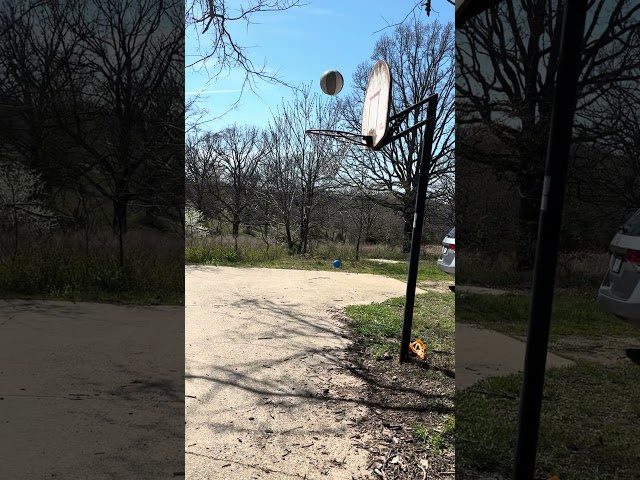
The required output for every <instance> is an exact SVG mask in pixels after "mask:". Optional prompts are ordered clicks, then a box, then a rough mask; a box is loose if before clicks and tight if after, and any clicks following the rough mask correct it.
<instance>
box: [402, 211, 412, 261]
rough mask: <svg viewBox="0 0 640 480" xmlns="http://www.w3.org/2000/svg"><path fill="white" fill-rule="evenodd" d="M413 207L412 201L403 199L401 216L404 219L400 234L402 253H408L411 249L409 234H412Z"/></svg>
mask: <svg viewBox="0 0 640 480" xmlns="http://www.w3.org/2000/svg"><path fill="white" fill-rule="evenodd" d="M414 211H415V207H414V205H413V202H411V203H409V202H406V201H405V205H404V209H403V211H402V217H403V219H404V231H403V236H402V253H409V252H410V251H411V236H412V235H413V215H414Z"/></svg>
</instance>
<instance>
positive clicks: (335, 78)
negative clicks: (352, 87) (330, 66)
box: [320, 70, 344, 96]
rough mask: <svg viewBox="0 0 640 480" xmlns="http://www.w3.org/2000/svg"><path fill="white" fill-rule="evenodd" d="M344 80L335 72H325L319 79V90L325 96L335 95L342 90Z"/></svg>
mask: <svg viewBox="0 0 640 480" xmlns="http://www.w3.org/2000/svg"><path fill="white" fill-rule="evenodd" d="M343 85H344V79H343V78H342V75H341V74H340V72H338V71H337V70H327V71H326V72H324V73H323V74H322V77H320V88H321V89H322V91H323V92H324V93H326V94H327V95H331V96H333V95H337V94H338V93H340V90H342V86H343Z"/></svg>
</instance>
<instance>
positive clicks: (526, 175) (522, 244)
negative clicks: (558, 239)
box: [516, 155, 543, 275]
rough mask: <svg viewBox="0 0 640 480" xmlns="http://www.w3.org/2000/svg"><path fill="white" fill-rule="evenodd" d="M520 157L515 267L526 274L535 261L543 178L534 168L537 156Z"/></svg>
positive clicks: (531, 268)
mask: <svg viewBox="0 0 640 480" xmlns="http://www.w3.org/2000/svg"><path fill="white" fill-rule="evenodd" d="M521 158H522V160H521V162H520V175H519V180H518V189H519V192H520V204H519V208H518V244H517V251H516V268H517V270H518V271H519V272H522V273H524V274H525V275H526V274H527V273H528V272H531V271H533V264H534V261H535V255H536V240H537V233H538V221H539V218H540V200H541V197H542V184H543V178H542V173H541V172H540V169H539V168H536V167H537V166H538V165H539V162H540V159H539V158H535V156H534V155H523V156H522V157H521Z"/></svg>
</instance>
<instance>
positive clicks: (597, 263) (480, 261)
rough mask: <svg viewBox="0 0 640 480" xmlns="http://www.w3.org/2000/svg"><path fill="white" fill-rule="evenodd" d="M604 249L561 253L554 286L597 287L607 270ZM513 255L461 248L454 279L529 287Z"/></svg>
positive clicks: (527, 277) (520, 287)
mask: <svg viewBox="0 0 640 480" xmlns="http://www.w3.org/2000/svg"><path fill="white" fill-rule="evenodd" d="M608 261H609V254H608V253H606V252H589V251H586V252H570V253H566V252H561V253H560V254H559V256H558V264H557V270H556V282H557V283H556V286H557V287H559V288H568V289H580V290H593V289H597V288H598V287H599V286H600V283H601V282H602V279H603V278H604V275H605V273H606V271H607V266H608ZM514 265H515V254H508V253H507V254H505V253H500V252H492V253H484V252H477V251H475V252H474V251H463V253H462V261H461V262H459V264H458V265H457V271H456V275H457V281H458V282H459V283H461V284H467V285H478V286H483V287H496V288H514V289H522V288H528V287H529V286H530V284H531V277H530V275H529V276H526V277H525V276H523V275H522V274H520V273H519V272H518V271H516V269H515V268H514Z"/></svg>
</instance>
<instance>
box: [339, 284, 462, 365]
mask: <svg viewBox="0 0 640 480" xmlns="http://www.w3.org/2000/svg"><path fill="white" fill-rule="evenodd" d="M454 308H455V296H454V295H453V294H452V293H451V292H446V293H438V292H427V293H424V294H420V295H417V296H416V302H415V307H414V314H413V324H412V329H411V338H412V339H415V338H421V339H422V341H423V342H424V343H425V346H426V347H427V354H429V351H433V350H436V351H438V352H442V353H446V354H453V352H454V345H455V339H454V331H455V318H454ZM403 310H404V298H393V299H390V300H387V301H386V302H383V303H373V304H369V305H353V306H349V307H347V308H346V312H347V315H348V316H349V317H350V318H351V327H352V329H353V331H354V333H355V334H356V335H357V337H358V339H359V340H360V341H361V342H362V343H363V345H364V346H365V347H366V349H367V351H368V352H369V353H370V354H372V355H373V356H375V357H377V358H379V357H381V356H382V355H384V354H385V353H390V354H394V355H395V354H397V353H399V351H400V333H401V331H402V314H403Z"/></svg>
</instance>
